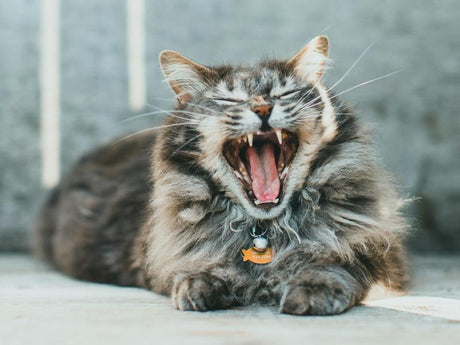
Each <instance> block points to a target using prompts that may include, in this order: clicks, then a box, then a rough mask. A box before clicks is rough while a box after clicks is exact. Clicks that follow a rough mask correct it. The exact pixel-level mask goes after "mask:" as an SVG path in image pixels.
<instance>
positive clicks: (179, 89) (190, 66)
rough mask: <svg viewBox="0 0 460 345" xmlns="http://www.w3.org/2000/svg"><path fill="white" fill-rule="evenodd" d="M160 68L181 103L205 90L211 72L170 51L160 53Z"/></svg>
mask: <svg viewBox="0 0 460 345" xmlns="http://www.w3.org/2000/svg"><path fill="white" fill-rule="evenodd" d="M160 67H161V70H162V71H163V74H164V76H165V79H166V81H167V82H168V83H169V85H170V86H171V89H172V90H173V91H174V92H175V93H176V95H177V98H178V100H179V101H181V102H188V101H189V100H190V99H191V98H193V97H194V96H195V95H196V94H197V93H200V92H202V91H203V90H204V89H205V88H206V86H207V85H206V81H207V80H209V77H210V76H211V75H212V74H213V71H212V70H211V69H210V68H208V67H205V66H203V65H200V64H199V63H196V62H194V61H192V60H189V59H187V58H186V57H184V56H182V55H180V54H179V53H177V52H175V51H172V50H164V51H162V52H161V53H160Z"/></svg>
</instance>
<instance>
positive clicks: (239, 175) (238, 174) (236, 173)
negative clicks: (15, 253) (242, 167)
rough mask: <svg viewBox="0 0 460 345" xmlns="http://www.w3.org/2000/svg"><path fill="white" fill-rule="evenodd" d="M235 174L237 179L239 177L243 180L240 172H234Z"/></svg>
mask: <svg viewBox="0 0 460 345" xmlns="http://www.w3.org/2000/svg"><path fill="white" fill-rule="evenodd" d="M233 172H234V173H235V175H236V177H238V178H239V179H240V180H242V179H243V176H242V175H241V174H240V173H239V172H238V170H233Z"/></svg>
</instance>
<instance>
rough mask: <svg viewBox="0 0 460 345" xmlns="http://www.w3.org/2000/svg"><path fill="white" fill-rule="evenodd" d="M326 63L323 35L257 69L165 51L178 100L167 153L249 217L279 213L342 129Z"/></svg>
mask: <svg viewBox="0 0 460 345" xmlns="http://www.w3.org/2000/svg"><path fill="white" fill-rule="evenodd" d="M327 60H328V39H327V38H326V37H325V36H319V37H316V38H315V39H313V40H312V41H310V42H309V43H308V44H307V45H306V46H305V47H304V48H303V49H302V50H300V52H298V53H297V54H296V55H295V56H294V57H292V58H290V59H288V60H284V61H281V60H267V61H263V62H260V63H258V64H256V65H253V66H219V67H207V66H203V65H200V64H198V63H196V62H193V61H191V60H189V59H187V58H185V57H183V56H181V55H180V54H178V53H176V52H173V51H164V52H162V53H161V54H160V64H161V68H162V70H163V73H164V75H165V77H166V80H167V81H168V82H169V84H170V86H171V88H172V89H173V91H174V92H175V93H176V95H177V99H178V102H179V104H178V108H177V112H175V113H173V115H171V116H170V117H169V118H168V119H167V122H166V126H169V127H167V134H166V135H165V139H166V140H168V141H169V142H168V144H167V145H169V146H170V150H169V155H170V156H171V157H172V156H174V157H176V158H177V157H182V158H180V159H191V160H192V161H193V162H194V163H196V165H197V166H199V167H201V168H203V169H204V170H206V171H207V172H208V173H209V174H210V176H212V178H213V179H214V180H215V181H216V182H217V183H218V185H220V186H221V187H222V188H223V189H224V190H225V192H226V194H227V195H228V196H229V197H231V198H233V199H234V200H235V201H236V202H238V203H240V204H242V205H243V206H244V208H245V209H246V211H247V212H248V213H249V214H250V215H251V216H253V217H255V218H257V219H270V218H274V217H277V216H279V215H280V214H281V212H282V211H283V209H285V208H286V206H287V204H288V202H289V201H290V199H291V197H292V195H293V194H294V192H296V191H298V190H300V189H301V188H302V186H303V183H304V181H305V178H306V177H307V175H308V172H309V168H310V163H311V162H312V159H313V158H314V156H315V154H316V153H317V152H318V150H319V148H320V147H321V146H322V145H323V144H324V143H325V142H328V141H330V140H331V139H332V138H333V137H334V136H335V134H336V131H337V124H336V121H335V115H334V108H333V106H332V104H331V100H330V98H329V95H328V92H327V90H326V88H325V87H324V86H323V85H322V83H321V78H322V76H323V72H324V70H325V68H326V64H327ZM184 164H185V160H184Z"/></svg>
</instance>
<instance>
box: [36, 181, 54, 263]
mask: <svg viewBox="0 0 460 345" xmlns="http://www.w3.org/2000/svg"><path fill="white" fill-rule="evenodd" d="M58 203H59V187H55V188H54V189H53V190H52V191H51V193H50V194H49V195H48V199H47V200H46V202H45V204H44V205H43V207H42V209H41V211H40V213H39V215H38V217H37V220H36V222H35V227H34V231H33V235H32V243H31V247H32V251H33V253H34V254H35V255H36V256H38V257H39V258H41V259H43V260H46V261H48V262H50V263H51V262H52V261H53V238H54V233H55V231H56V216H57V206H58Z"/></svg>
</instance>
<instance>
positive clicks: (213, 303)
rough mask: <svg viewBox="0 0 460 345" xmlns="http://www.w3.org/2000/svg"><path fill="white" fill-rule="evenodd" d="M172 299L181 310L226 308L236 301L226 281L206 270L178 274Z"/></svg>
mask: <svg viewBox="0 0 460 345" xmlns="http://www.w3.org/2000/svg"><path fill="white" fill-rule="evenodd" d="M172 299H173V305H174V307H175V308H176V309H179V310H195V311H206V310H213V309H225V308H228V307H230V306H231V305H232V304H233V303H234V298H233V296H232V295H231V294H230V292H229V290H228V287H227V285H226V284H225V282H224V281H223V280H222V279H220V278H218V277H215V276H213V275H212V274H209V273H206V272H201V273H196V274H191V275H180V276H178V277H177V278H176V281H175V284H174V287H173V293H172Z"/></svg>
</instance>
